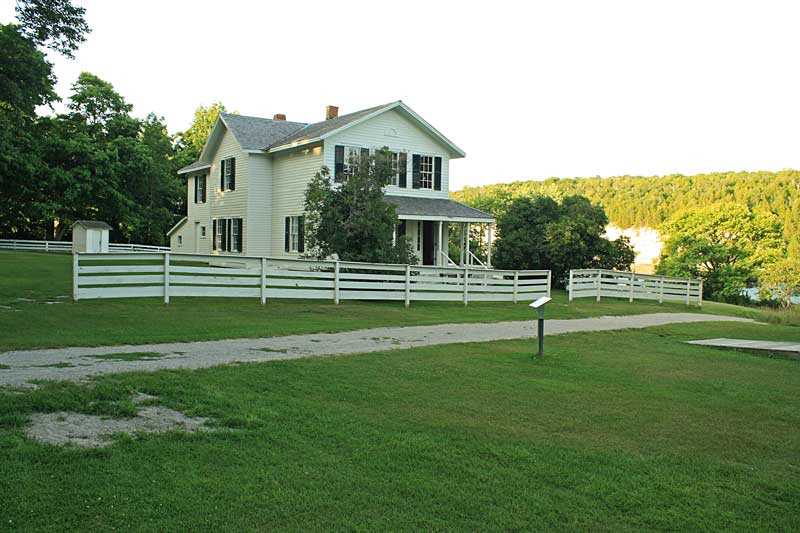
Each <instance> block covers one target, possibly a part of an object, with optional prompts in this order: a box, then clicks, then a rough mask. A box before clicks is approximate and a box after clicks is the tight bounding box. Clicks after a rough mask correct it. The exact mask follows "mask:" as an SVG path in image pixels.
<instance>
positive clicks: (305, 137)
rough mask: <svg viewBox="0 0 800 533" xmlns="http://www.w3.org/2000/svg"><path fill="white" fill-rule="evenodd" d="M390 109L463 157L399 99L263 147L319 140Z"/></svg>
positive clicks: (269, 148) (275, 149)
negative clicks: (399, 112) (402, 115)
mask: <svg viewBox="0 0 800 533" xmlns="http://www.w3.org/2000/svg"><path fill="white" fill-rule="evenodd" d="M391 109H397V110H399V111H401V112H402V113H404V114H405V115H406V116H407V117H409V118H411V119H412V120H413V121H414V122H416V123H417V124H419V125H420V126H422V128H423V129H425V130H427V131H428V132H429V133H430V134H431V135H432V136H433V137H435V138H436V139H438V140H439V141H440V142H441V143H442V144H444V145H445V146H447V147H448V148H450V151H451V154H452V156H454V157H464V156H465V155H466V154H465V153H464V151H463V150H462V149H461V148H459V147H458V146H456V145H455V144H453V142H452V141H451V140H450V139H448V138H447V137H445V136H444V135H442V134H441V133H440V132H439V130H437V129H436V128H434V127H433V126H431V125H430V124H428V123H427V122H426V121H425V120H423V118H422V117H420V116H419V115H417V114H416V113H415V112H414V111H413V110H412V109H411V108H410V107H408V106H407V105H406V104H404V103H403V102H402V101H401V100H397V101H396V102H391V103H389V104H384V105H379V106H376V107H370V108H369V109H362V110H361V111H356V112H355V113H349V114H347V115H342V116H340V117H337V118H332V119H330V120H324V121H322V122H316V123H314V124H309V125H307V126H305V127H304V128H302V129H300V130H297V131H296V132H294V133H292V134H290V135H288V136H286V137H285V138H283V139H280V140H278V141H277V142H275V143H273V144H272V145H266V147H265V149H266V150H267V151H269V152H279V151H281V150H288V149H290V148H294V147H296V146H302V145H304V144H309V143H312V142H317V141H321V140H323V139H325V138H326V137H330V136H331V135H333V134H335V133H339V132H340V131H343V130H346V129H347V128H350V127H353V126H355V125H356V124H360V123H362V122H364V121H367V120H369V119H371V118H373V117H376V116H378V115H380V114H382V113H385V112H387V111H389V110H391Z"/></svg>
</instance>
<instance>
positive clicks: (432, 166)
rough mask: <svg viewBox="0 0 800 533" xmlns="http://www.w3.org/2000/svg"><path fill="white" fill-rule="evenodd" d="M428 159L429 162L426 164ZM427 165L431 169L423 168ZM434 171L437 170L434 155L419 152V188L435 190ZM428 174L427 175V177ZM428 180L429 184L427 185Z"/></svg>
mask: <svg viewBox="0 0 800 533" xmlns="http://www.w3.org/2000/svg"><path fill="white" fill-rule="evenodd" d="M426 161H428V163H427V164H426ZM426 166H428V167H429V170H423V168H425V167H426ZM434 171H435V162H434V156H432V155H425V154H419V188H420V189H426V190H431V191H432V190H433V181H434ZM426 175H427V177H426ZM426 182H427V186H426V185H425V184H426Z"/></svg>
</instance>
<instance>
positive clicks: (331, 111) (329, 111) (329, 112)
mask: <svg viewBox="0 0 800 533" xmlns="http://www.w3.org/2000/svg"><path fill="white" fill-rule="evenodd" d="M338 116H339V108H338V107H336V106H335V105H328V106H325V120H330V119H332V118H336V117H338Z"/></svg>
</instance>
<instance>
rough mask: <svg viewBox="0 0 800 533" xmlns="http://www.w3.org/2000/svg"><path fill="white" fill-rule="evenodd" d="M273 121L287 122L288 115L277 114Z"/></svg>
mask: <svg viewBox="0 0 800 533" xmlns="http://www.w3.org/2000/svg"><path fill="white" fill-rule="evenodd" d="M272 120H286V115H284V114H283V113H277V114H276V115H275V116H274V117H272Z"/></svg>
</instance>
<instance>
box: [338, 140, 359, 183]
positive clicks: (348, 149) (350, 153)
mask: <svg viewBox="0 0 800 533" xmlns="http://www.w3.org/2000/svg"><path fill="white" fill-rule="evenodd" d="M363 149H364V147H363V146H352V145H349V144H345V145H344V158H343V159H342V164H343V166H342V176H343V177H345V178H349V177H350V176H352V175H353V174H355V173H356V172H357V171H358V165H357V164H355V163H354V164H350V162H351V161H360V160H361V150H363Z"/></svg>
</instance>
